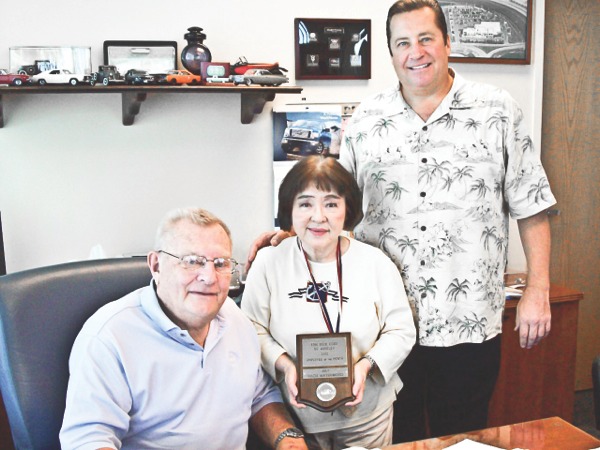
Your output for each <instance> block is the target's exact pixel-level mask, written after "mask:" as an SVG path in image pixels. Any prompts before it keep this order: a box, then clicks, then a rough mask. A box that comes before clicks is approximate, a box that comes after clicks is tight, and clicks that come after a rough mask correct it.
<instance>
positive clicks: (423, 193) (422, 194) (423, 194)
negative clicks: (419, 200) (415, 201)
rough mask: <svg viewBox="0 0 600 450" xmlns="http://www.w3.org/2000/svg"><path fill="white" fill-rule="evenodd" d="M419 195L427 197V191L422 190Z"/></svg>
mask: <svg viewBox="0 0 600 450" xmlns="http://www.w3.org/2000/svg"><path fill="white" fill-rule="evenodd" d="M419 195H420V196H421V197H425V196H426V195H427V194H425V192H421V193H420V194H419Z"/></svg>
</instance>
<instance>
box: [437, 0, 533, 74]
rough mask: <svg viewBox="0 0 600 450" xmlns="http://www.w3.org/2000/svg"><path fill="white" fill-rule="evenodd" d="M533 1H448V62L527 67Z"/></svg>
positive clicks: (444, 6) (443, 5)
mask: <svg viewBox="0 0 600 450" xmlns="http://www.w3.org/2000/svg"><path fill="white" fill-rule="evenodd" d="M531 4H532V0H495V1H487V0H484V1H478V2H474V1H472V0H447V1H445V2H443V3H441V6H442V10H443V11H444V15H445V16H446V23H447V24H448V36H449V37H450V47H451V54H450V61H451V62H461V63H483V64H530V62H531V31H532V30H531V28H532V27H531V22H532V5H531Z"/></svg>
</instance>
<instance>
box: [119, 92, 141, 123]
mask: <svg viewBox="0 0 600 450" xmlns="http://www.w3.org/2000/svg"><path fill="white" fill-rule="evenodd" d="M144 100H146V93H145V92H122V93H121V103H122V106H123V125H126V126H128V125H133V121H134V119H135V116H136V115H137V114H138V113H139V112H140V106H141V105H142V102H143V101H144Z"/></svg>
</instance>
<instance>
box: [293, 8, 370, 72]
mask: <svg viewBox="0 0 600 450" xmlns="http://www.w3.org/2000/svg"><path fill="white" fill-rule="evenodd" d="M294 36H295V40H294V42H295V53H296V79H298V80H310V79H313V80H314V79H329V80H335V79H338V80H340V79H369V78H371V21H370V20H358V19H295V20H294Z"/></svg>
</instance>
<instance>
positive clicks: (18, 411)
mask: <svg viewBox="0 0 600 450" xmlns="http://www.w3.org/2000/svg"><path fill="white" fill-rule="evenodd" d="M150 278H151V274H150V270H149V269H148V266H147V265H146V259H145V258H137V257H136V258H115V259H101V260H92V261H82V262H74V263H67V264H60V265H56V266H49V267H42V268H39V269H33V270H27V271H23V272H18V273H14V274H9V275H4V276H0V389H1V391H2V397H3V399H4V404H5V407H6V412H7V415H8V420H9V423H10V428H11V433H12V438H13V441H14V445H15V448H17V449H18V450H25V449H36V450H37V449H60V443H59V438H58V434H59V431H60V427H61V424H62V418H63V414H64V409H65V396H66V392H67V383H68V379H69V367H68V359H69V354H70V352H71V347H72V345H73V342H74V341H75V337H76V336H77V334H78V332H79V330H80V329H81V327H82V326H83V324H84V322H85V321H86V320H87V318H88V317H90V316H91V315H92V314H93V313H94V312H95V311H96V310H97V309H98V308H100V307H101V306H102V305H104V304H106V303H108V302H110V301H113V300H116V299H118V298H120V297H122V296H124V295H125V294H127V293H129V292H131V291H133V290H135V289H137V288H140V287H143V286H146V285H148V284H149V282H150Z"/></svg>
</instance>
